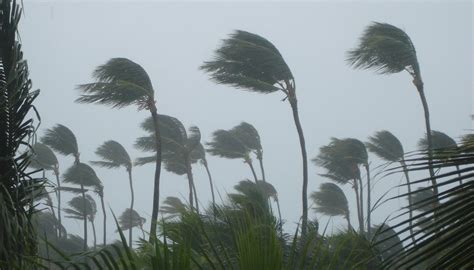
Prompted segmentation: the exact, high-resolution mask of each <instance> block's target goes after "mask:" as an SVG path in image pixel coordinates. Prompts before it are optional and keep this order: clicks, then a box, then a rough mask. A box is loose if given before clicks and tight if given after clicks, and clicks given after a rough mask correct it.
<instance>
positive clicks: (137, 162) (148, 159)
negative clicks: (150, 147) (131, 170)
mask: <svg viewBox="0 0 474 270" xmlns="http://www.w3.org/2000/svg"><path fill="white" fill-rule="evenodd" d="M153 162H156V155H153V156H148V157H139V158H136V159H135V162H134V163H133V164H134V165H135V166H143V165H146V164H149V163H153Z"/></svg>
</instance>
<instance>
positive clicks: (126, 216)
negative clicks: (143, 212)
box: [118, 208, 146, 231]
mask: <svg viewBox="0 0 474 270" xmlns="http://www.w3.org/2000/svg"><path fill="white" fill-rule="evenodd" d="M118 222H119V224H120V229H122V230H123V231H126V230H130V229H131V228H133V227H140V228H142V226H143V224H145V222H146V219H145V218H143V217H141V216H140V215H139V214H138V212H137V211H135V210H132V209H130V208H127V209H125V210H124V211H123V213H122V214H121V215H120V216H119V219H118Z"/></svg>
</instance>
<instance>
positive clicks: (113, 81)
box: [76, 58, 161, 239]
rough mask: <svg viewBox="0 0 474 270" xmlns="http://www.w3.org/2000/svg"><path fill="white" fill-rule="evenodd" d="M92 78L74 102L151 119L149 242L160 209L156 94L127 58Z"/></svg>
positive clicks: (102, 68) (99, 69) (97, 71)
mask: <svg viewBox="0 0 474 270" xmlns="http://www.w3.org/2000/svg"><path fill="white" fill-rule="evenodd" d="M92 75H93V77H94V78H95V79H96V81H95V82H93V83H88V84H83V85H80V86H79V87H78V88H79V90H80V91H81V92H82V94H81V96H80V97H79V98H78V99H76V101H77V102H79V103H98V104H104V105H108V106H111V107H112V108H122V107H125V106H130V105H137V106H138V108H139V109H147V110H148V111H149V112H150V114H151V117H152V118H153V128H154V130H153V131H154V136H155V141H154V142H155V148H156V159H155V164H156V165H155V179H154V188H153V210H152V214H151V225H150V226H151V228H150V239H152V238H153V237H151V236H152V235H153V236H154V235H156V224H157V221H158V209H159V208H160V207H159V204H160V173H161V147H160V145H161V139H160V129H159V126H158V112H157V108H156V105H155V92H154V90H153V86H152V83H151V80H150V77H149V76H148V74H147V73H146V71H145V69H143V67H141V66H140V65H138V64H137V63H135V62H133V61H131V60H129V59H126V58H112V59H110V60H109V61H107V63H105V64H103V65H101V66H99V67H97V68H96V69H95V71H94V73H93V74H92Z"/></svg>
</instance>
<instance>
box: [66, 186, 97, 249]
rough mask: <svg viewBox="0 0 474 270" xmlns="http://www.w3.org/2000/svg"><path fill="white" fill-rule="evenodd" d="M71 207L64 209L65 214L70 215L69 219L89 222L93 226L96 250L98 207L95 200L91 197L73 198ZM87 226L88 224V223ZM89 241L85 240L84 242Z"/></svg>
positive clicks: (70, 203) (70, 202)
mask: <svg viewBox="0 0 474 270" xmlns="http://www.w3.org/2000/svg"><path fill="white" fill-rule="evenodd" d="M68 204H69V207H70V208H66V209H64V212H65V213H66V214H68V216H66V217H67V218H73V219H79V220H84V219H85V220H86V222H87V220H89V222H90V223H91V225H92V231H93V236H94V248H96V246H97V240H96V233H95V225H94V219H95V215H96V213H97V205H96V204H95V201H94V199H93V198H92V197H91V196H90V195H89V194H87V195H85V196H77V197H74V198H72V199H71V200H70V201H69V202H68ZM86 224H87V223H86ZM86 241H87V239H86V238H84V242H86Z"/></svg>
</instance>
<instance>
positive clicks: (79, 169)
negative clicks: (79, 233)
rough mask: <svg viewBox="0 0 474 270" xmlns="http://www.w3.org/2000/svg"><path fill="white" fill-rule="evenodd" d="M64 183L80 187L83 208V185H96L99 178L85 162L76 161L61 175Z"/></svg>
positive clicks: (85, 243) (85, 237)
mask: <svg viewBox="0 0 474 270" xmlns="http://www.w3.org/2000/svg"><path fill="white" fill-rule="evenodd" d="M63 177H64V182H65V183H71V184H76V185H79V186H80V187H81V194H82V201H81V202H82V203H83V204H84V205H82V208H83V209H86V207H87V205H86V204H87V202H86V191H85V189H84V187H87V186H93V187H97V186H99V185H100V180H99V178H98V177H97V175H96V174H95V172H94V170H93V169H92V168H91V167H90V166H89V165H87V164H84V163H77V164H74V165H73V166H72V167H70V168H69V169H68V170H67V171H66V172H65V173H64V175H63ZM83 220H84V247H83V248H84V250H86V249H87V217H86V216H84V218H83Z"/></svg>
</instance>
